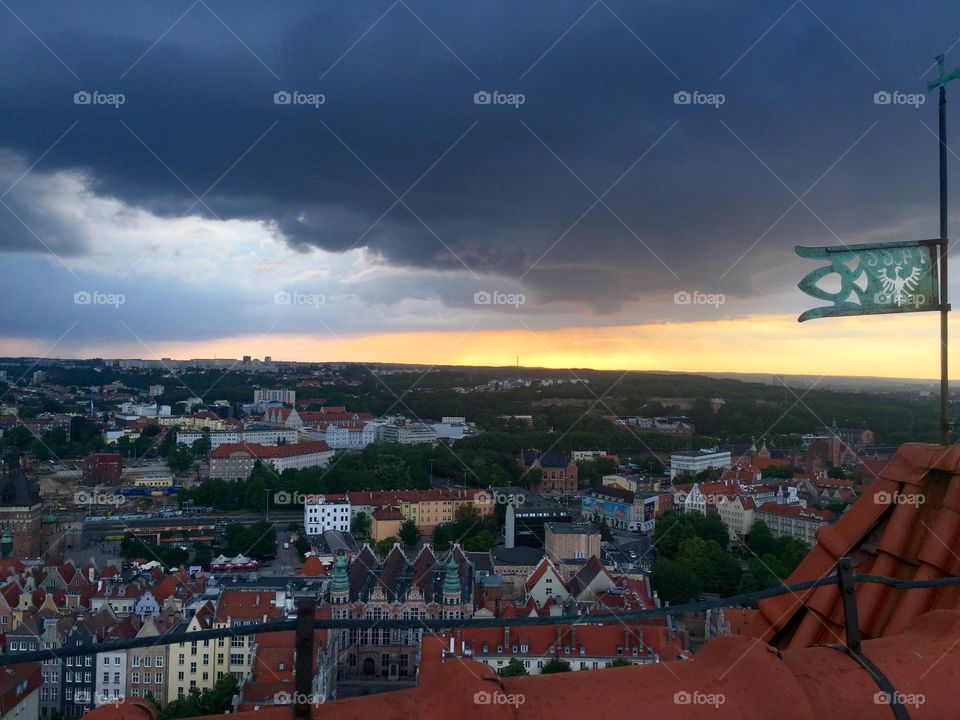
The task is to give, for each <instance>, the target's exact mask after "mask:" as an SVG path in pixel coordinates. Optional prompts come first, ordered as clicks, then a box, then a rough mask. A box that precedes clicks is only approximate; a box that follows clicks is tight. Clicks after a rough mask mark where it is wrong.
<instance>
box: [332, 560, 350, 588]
mask: <svg viewBox="0 0 960 720" xmlns="http://www.w3.org/2000/svg"><path fill="white" fill-rule="evenodd" d="M349 591H350V579H349V578H348V577H347V559H346V558H345V557H344V556H343V555H341V556H340V557H338V558H337V560H336V562H335V563H333V572H332V573H331V574H330V592H332V593H335V592H341V593H344V592H349Z"/></svg>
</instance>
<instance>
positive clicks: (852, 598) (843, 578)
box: [837, 555, 860, 654]
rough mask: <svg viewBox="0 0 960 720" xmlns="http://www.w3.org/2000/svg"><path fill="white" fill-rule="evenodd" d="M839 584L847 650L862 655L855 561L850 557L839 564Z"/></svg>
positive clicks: (846, 556)
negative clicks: (854, 575) (854, 576)
mask: <svg viewBox="0 0 960 720" xmlns="http://www.w3.org/2000/svg"><path fill="white" fill-rule="evenodd" d="M837 584H838V585H839V590H840V599H841V601H842V602H843V624H844V627H845V629H846V639H847V648H848V649H849V650H850V651H851V652H854V653H857V654H859V653H860V620H859V618H858V616H857V594H856V590H855V582H854V578H853V561H852V560H851V559H850V557H849V556H848V555H845V556H844V557H842V558H840V560H839V561H838V562H837Z"/></svg>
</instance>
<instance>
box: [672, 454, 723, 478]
mask: <svg viewBox="0 0 960 720" xmlns="http://www.w3.org/2000/svg"><path fill="white" fill-rule="evenodd" d="M731 465H732V463H731V460H730V451H729V450H724V451H722V452H719V451H715V450H692V451H683V452H675V453H671V454H670V479H671V480H672V479H673V478H675V477H676V476H677V474H678V473H683V472H688V473H693V474H694V475H696V474H697V473H699V472H703V471H704V470H709V469H710V468H718V469H719V470H729V469H730V467H731Z"/></svg>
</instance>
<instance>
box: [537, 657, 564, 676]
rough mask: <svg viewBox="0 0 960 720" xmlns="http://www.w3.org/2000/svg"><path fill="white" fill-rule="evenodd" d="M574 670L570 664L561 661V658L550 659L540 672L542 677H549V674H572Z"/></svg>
mask: <svg viewBox="0 0 960 720" xmlns="http://www.w3.org/2000/svg"><path fill="white" fill-rule="evenodd" d="M571 670H572V668H571V667H570V663H568V662H567V661H566V660H561V659H560V658H550V659H549V660H547V662H545V663H544V664H543V669H542V670H541V671H540V673H541V674H542V675H547V674H548V673H561V672H570V671H571Z"/></svg>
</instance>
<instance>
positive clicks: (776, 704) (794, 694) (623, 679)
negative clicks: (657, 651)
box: [86, 610, 960, 720]
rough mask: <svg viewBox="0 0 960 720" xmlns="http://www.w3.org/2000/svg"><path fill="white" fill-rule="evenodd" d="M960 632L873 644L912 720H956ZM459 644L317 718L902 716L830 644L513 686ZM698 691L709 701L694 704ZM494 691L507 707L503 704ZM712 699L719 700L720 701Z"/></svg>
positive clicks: (707, 652) (938, 620)
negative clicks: (911, 700)
mask: <svg viewBox="0 0 960 720" xmlns="http://www.w3.org/2000/svg"><path fill="white" fill-rule="evenodd" d="M531 630H532V628H531ZM958 635H960V612H958V611H955V610H950V611H936V612H933V613H929V614H927V615H925V616H924V617H922V618H920V619H918V621H916V622H915V623H914V624H913V625H912V626H911V627H910V628H909V630H908V631H907V632H905V633H903V634H900V635H896V636H893V637H885V638H880V639H874V640H867V641H865V642H864V644H863V646H862V648H863V653H864V654H865V655H866V656H867V657H869V658H870V660H871V661H872V662H873V663H874V664H875V665H876V666H877V667H878V668H879V669H880V671H881V672H882V673H883V674H884V675H885V676H886V677H887V678H888V679H889V680H890V683H891V685H892V686H893V687H894V688H896V690H897V691H898V692H899V693H903V694H904V695H910V696H916V697H922V698H923V702H922V704H918V705H910V706H909V714H910V717H911V718H912V720H940V719H941V718H954V717H956V709H957V708H956V694H955V687H956V682H957V676H958V667H960V644H958V643H957V642H956V638H957V637H958ZM448 642H449V640H448V639H447V638H444V637H442V636H441V637H436V638H431V637H427V638H424V641H423V644H424V650H423V660H422V662H421V667H420V677H419V686H418V687H416V688H414V689H410V690H399V691H395V692H390V693H381V694H375V695H368V696H366V697H359V698H349V699H343V700H335V701H332V702H327V703H324V704H322V705H314V706H313V707H312V709H311V713H312V715H311V716H312V717H313V718H315V719H316V720H320V719H321V718H330V717H336V718H337V719H338V720H398V719H399V718H409V717H429V718H473V717H481V718H487V719H489V720H501V719H502V720H508V719H512V718H517V717H522V718H525V719H526V720H556V719H557V718H579V717H593V718H604V720H621V719H622V720H628V719H630V720H633V719H634V718H636V717H637V714H638V708H642V711H641V712H642V714H643V715H644V716H646V717H651V718H657V719H658V720H770V718H771V717H776V718H777V719H778V720H822V718H833V717H841V718H851V720H854V719H855V720H888V719H889V718H892V717H893V714H892V712H891V710H890V707H889V705H885V704H880V703H877V701H876V697H877V693H878V691H879V688H878V687H877V685H876V683H875V682H874V680H873V679H872V678H871V677H870V676H869V675H868V674H867V673H866V672H865V671H864V669H863V668H862V667H861V666H860V665H859V664H857V663H856V662H855V661H853V660H851V659H850V658H849V657H848V656H846V655H845V654H843V653H841V652H838V651H837V650H835V649H833V648H830V647H823V646H816V647H810V648H799V649H790V650H785V651H783V652H773V651H771V649H770V648H769V647H768V646H766V645H765V644H764V643H762V642H757V641H756V640H753V639H750V638H747V637H742V636H728V637H721V638H717V639H715V640H712V641H710V642H709V643H707V644H706V645H704V646H703V648H702V649H701V650H700V652H698V653H697V654H696V656H694V658H693V659H692V660H685V661H681V662H669V663H664V664H663V665H664V667H661V666H660V664H651V665H634V666H630V667H622V668H609V669H602V670H595V671H592V670H591V671H577V672H573V673H558V674H550V675H536V676H530V677H519V678H512V677H504V678H501V677H499V676H498V675H497V674H496V673H495V672H494V671H493V670H492V669H490V668H489V667H487V666H485V665H483V664H480V663H478V662H474V661H470V660H461V659H448V658H443V657H442V652H443V649H444V648H445V647H447V644H448ZM695 693H697V694H699V695H698V696H699V697H700V698H701V700H700V701H699V702H697V703H694V702H684V700H683V699H684V698H691V697H692V696H693V695H694V694H695ZM493 695H497V696H498V698H503V699H500V700H499V701H497V702H494V701H492V700H490V699H491V698H492V696H493ZM504 696H505V697H504ZM511 696H513V697H514V698H522V705H520V704H510V703H509V702H507V701H506V700H507V699H509V698H510V697H511ZM711 696H712V697H713V698H715V702H713V703H710V702H709V701H708V699H709V697H711ZM478 697H479V698H481V703H483V707H480V706H479V705H478V702H477V698H478ZM482 698H486V699H488V700H489V702H483V700H482ZM678 698H681V700H680V701H679V702H678ZM116 713H117V710H116V707H114V706H111V705H104V706H102V707H101V708H98V709H97V710H94V711H93V712H91V713H88V714H87V715H86V720H119V718H121V717H124V716H120V715H118V714H116ZM290 713H291V709H290V708H289V707H275V708H274V707H270V708H266V707H262V708H261V709H260V710H259V711H257V713H256V714H254V713H252V712H247V713H239V714H237V715H234V716H233V718H234V720H289V719H290V717H291V714H290ZM217 717H222V716H217ZM128 718H129V719H130V720H133V718H136V720H150V719H149V716H148V715H146V714H142V715H137V716H125V717H124V720H127V719H128ZM210 720H214V718H213V717H211V718H210Z"/></svg>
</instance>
